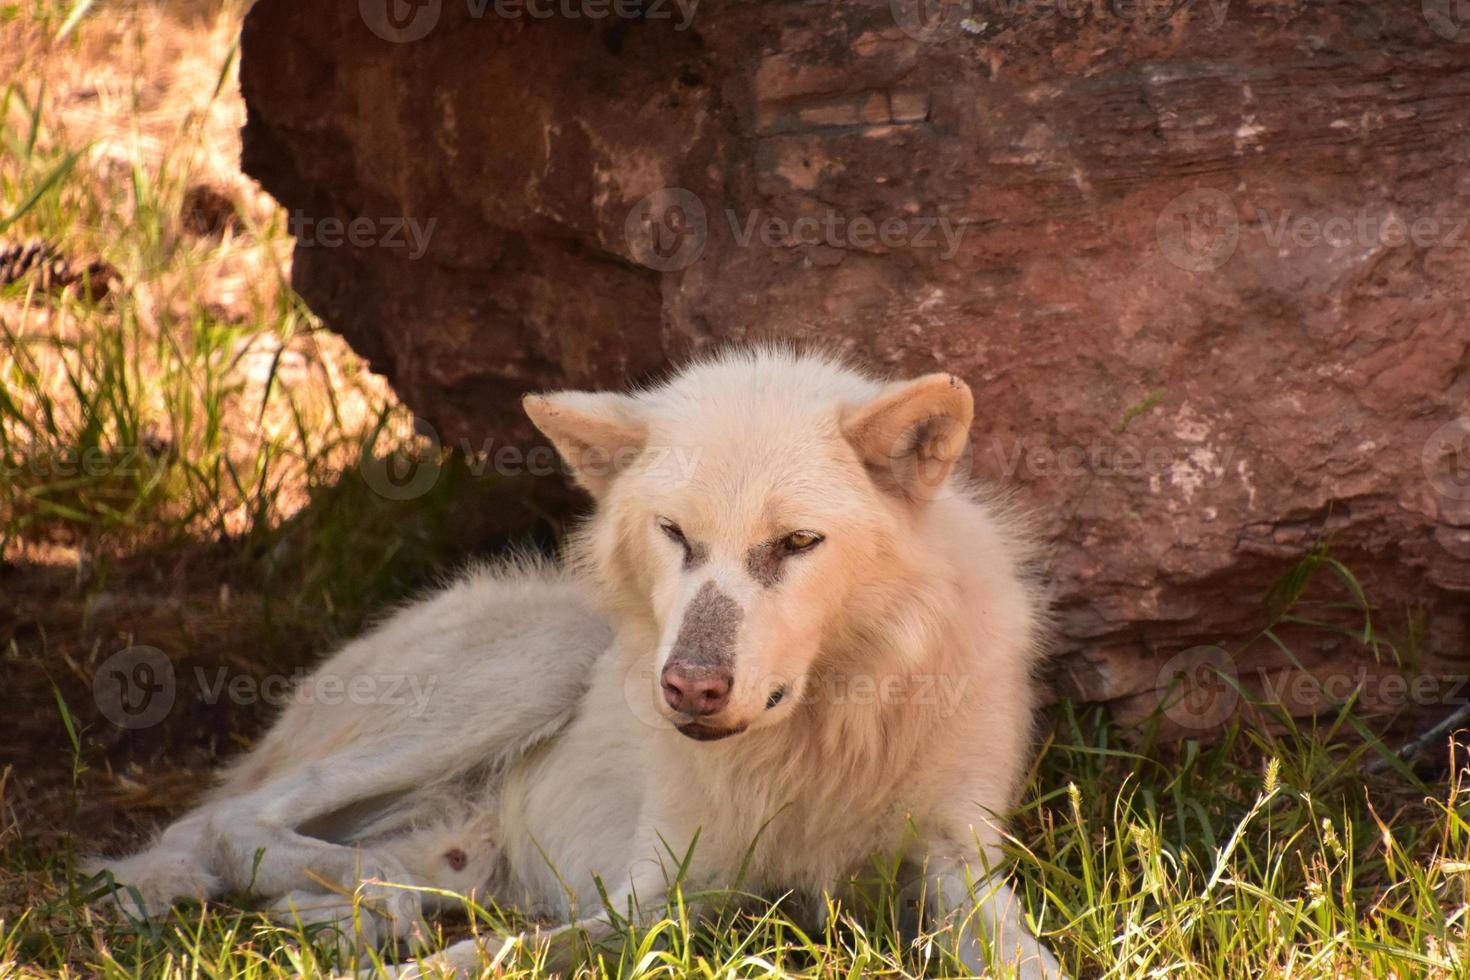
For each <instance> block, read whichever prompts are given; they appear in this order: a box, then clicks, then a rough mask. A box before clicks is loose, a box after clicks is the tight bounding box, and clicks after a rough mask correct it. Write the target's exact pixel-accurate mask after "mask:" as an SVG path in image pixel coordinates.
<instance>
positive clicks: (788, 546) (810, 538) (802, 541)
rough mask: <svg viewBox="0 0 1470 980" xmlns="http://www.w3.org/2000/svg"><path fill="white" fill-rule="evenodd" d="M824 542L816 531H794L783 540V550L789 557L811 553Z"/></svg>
mask: <svg viewBox="0 0 1470 980" xmlns="http://www.w3.org/2000/svg"><path fill="white" fill-rule="evenodd" d="M824 540H825V539H824V538H823V537H822V536H821V535H820V534H818V533H817V532H816V531H792V532H791V533H790V534H788V535H786V537H784V538H782V539H781V548H782V549H783V550H784V551H785V552H786V553H787V554H788V555H794V554H797V553H799V552H802V551H811V550H812V549H813V548H815V547H816V546H817V545H819V544H821V543H822V542H823V541H824Z"/></svg>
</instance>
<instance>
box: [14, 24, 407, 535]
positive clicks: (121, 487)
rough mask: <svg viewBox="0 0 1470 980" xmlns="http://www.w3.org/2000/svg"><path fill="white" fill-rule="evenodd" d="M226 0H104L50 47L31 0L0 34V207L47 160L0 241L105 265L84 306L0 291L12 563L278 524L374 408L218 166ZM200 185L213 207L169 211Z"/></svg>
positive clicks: (348, 359)
mask: <svg viewBox="0 0 1470 980" xmlns="http://www.w3.org/2000/svg"><path fill="white" fill-rule="evenodd" d="M244 7H245V4H244V3H240V2H235V0H226V2H223V3H212V4H205V3H187V2H168V3H144V4H123V5H118V6H116V7H109V8H106V9H105V10H99V11H96V12H94V13H92V14H91V15H89V16H88V17H86V18H85V19H83V20H82V21H81V22H80V24H79V25H78V27H77V29H76V30H75V31H73V32H72V34H71V35H70V36H69V37H67V38H65V39H63V40H59V41H58V40H57V33H58V32H59V30H60V27H61V24H62V23H64V17H63V16H62V14H63V12H64V10H63V8H62V7H60V6H59V5H52V7H50V8H48V7H47V6H46V5H41V6H40V7H38V8H35V10H34V11H33V13H31V14H27V13H20V14H19V15H18V16H16V17H15V18H14V19H12V20H11V21H10V22H9V23H7V24H5V25H4V27H3V32H4V43H3V44H0V52H3V54H0V72H3V74H4V77H9V78H13V79H16V81H15V82H13V83H12V84H11V86H10V87H9V89H8V90H7V92H6V95H7V97H6V99H5V103H4V109H5V111H4V116H3V118H0V126H3V133H4V137H5V142H6V153H5V155H4V157H3V158H0V215H5V214H10V213H13V212H14V211H15V210H17V209H18V208H20V207H22V206H23V205H24V204H25V203H26V201H27V200H28V198H29V196H30V195H31V193H32V192H33V191H34V190H35V188H37V187H44V186H46V181H47V180H48V178H50V177H51V176H52V175H53V174H56V173H58V171H60V173H61V176H60V179H59V180H57V181H56V183H55V184H54V185H52V186H51V189H50V190H49V191H48V192H47V193H46V194H45V195H44V196H43V197H42V198H41V199H40V200H39V201H37V202H35V203H34V204H33V205H31V206H30V207H29V209H28V210H27V211H26V212H25V213H24V214H23V215H21V216H20V218H19V220H18V221H16V222H14V224H12V225H11V226H10V227H9V228H8V229H6V231H5V237H6V238H8V239H10V240H12V241H21V240H39V241H40V242H43V243H44V244H45V245H47V246H50V247H51V248H53V249H54V250H55V251H56V252H57V253H58V254H60V255H61V256H64V257H65V258H66V259H67V260H69V261H70V262H71V263H72V264H73V265H82V264H85V263H87V262H90V261H92V260H93V259H101V260H102V261H104V262H105V263H107V265H108V266H110V267H111V268H112V269H114V270H116V273H117V281H116V283H115V285H114V286H113V288H112V289H111V291H110V293H109V295H108V296H107V297H106V298H105V299H103V300H101V301H99V302H92V301H90V300H89V299H88V297H87V296H85V295H83V293H84V292H85V290H83V289H80V288H73V289H70V290H67V291H66V292H65V293H63V294H60V295H57V294H54V293H53V292H51V291H48V290H46V289H44V288H42V286H43V284H41V283H39V282H38V281H37V277H36V276H22V277H21V278H19V279H18V281H16V282H15V283H14V284H12V285H11V286H10V287H9V288H8V289H7V290H6V295H5V296H4V297H3V299H0V328H3V332H0V377H3V378H4V381H5V386H6V393H7V395H8V396H9V398H8V401H9V403H10V404H9V405H7V406H4V410H0V451H3V452H4V454H5V455H4V458H3V462H4V464H6V465H7V466H8V468H9V475H11V477H12V479H11V480H9V481H7V484H8V491H0V508H4V510H5V512H3V513H0V530H3V531H4V532H9V533H6V535H5V538H6V540H5V542H4V544H5V546H6V548H7V550H8V551H9V553H11V554H12V555H13V554H14V553H15V552H14V549H15V548H17V547H24V546H25V544H26V543H27V541H29V543H31V544H34V543H35V542H36V541H38V540H40V541H48V540H49V541H50V542H51V543H57V539H58V538H59V539H60V541H61V542H63V543H67V544H75V543H76V534H75V533H74V532H76V531H77V529H78V527H81V528H84V529H91V528H97V529H103V530H106V531H107V532H110V533H111V535H112V538H113V539H118V538H122V539H131V538H136V537H137V536H138V535H157V534H158V533H159V532H160V530H163V529H167V530H169V531H171V532H179V531H182V532H186V533H194V534H199V533H214V534H231V535H239V534H242V533H245V532H246V531H248V530H250V529H251V528H252V527H254V526H256V525H259V524H261V523H262V522H265V523H269V524H275V523H279V522H280V521H281V520H283V519H284V518H286V517H289V516H290V515H291V514H293V513H295V512H296V511H298V510H299V509H300V508H301V507H302V506H303V505H304V504H305V503H306V501H307V498H308V492H309V490H310V488H311V487H312V486H313V485H314V484H318V483H322V482H326V481H330V480H331V479H332V478H333V477H334V476H335V474H336V473H338V472H340V471H341V470H342V469H343V468H345V467H347V466H349V465H351V464H352V463H353V462H354V461H355V458H356V456H355V454H356V452H357V450H358V448H359V446H360V445H361V444H362V442H363V440H364V438H365V437H366V436H367V434H368V433H370V432H371V431H372V430H373V428H374V426H375V425H376V424H377V423H378V422H379V420H380V419H381V418H383V417H384V416H385V413H389V412H390V409H391V408H392V405H393V402H392V396H391V392H390V391H389V389H388V387H387V385H386V384H385V383H384V382H383V381H382V379H380V378H377V377H375V376H373V375H372V374H370V373H369V372H368V371H367V370H366V368H365V365H364V364H363V363H362V361H361V360H360V359H359V358H357V357H356V356H355V355H354V354H353V353H352V352H351V350H350V349H348V348H347V346H346V345H345V343H344V342H343V341H342V340H341V339H340V338H338V337H336V336H335V335H333V334H331V333H329V332H327V331H324V330H322V329H320V325H319V324H318V323H317V322H316V321H315V320H314V319H313V318H312V317H311V315H310V314H309V312H308V311H306V310H305V309H304V308H303V307H302V306H301V305H300V304H299V302H298V301H297V299H296V298H295V297H294V295H293V294H292V293H291V291H290V289H289V286H288V281H289V274H290V255H291V245H292V242H291V239H290V236H289V235H288V234H287V230H286V222H285V216H284V214H283V212H281V210H280V209H279V208H278V207H277V206H276V205H275V203H274V202H273V201H272V200H271V199H270V198H268V197H267V196H266V195H265V194H263V193H262V192H261V191H260V190H259V189H258V188H257V187H256V186H255V185H254V184H253V183H252V182H251V181H250V180H248V179H247V178H246V177H244V176H243V175H242V174H241V173H240V171H239V166H238V159H239V151H240V136H239V130H240V127H241V126H242V125H243V123H244V106H243V104H242V102H241V99H240V96H239V92H238V88H237V84H236V80H235V65H236V59H235V50H234V45H235V43H236V37H237V34H238V30H239V24H240V20H241V17H242V16H243V11H244ZM72 154H75V157H74V158H73V156H72ZM201 200H202V201H203V202H204V203H205V204H209V205H212V206H213V207H214V208H215V213H213V214H205V213H203V212H200V213H199V214H198V215H194V216H193V221H191V220H190V219H191V212H196V211H198V210H199V209H198V204H199V203H200V202H201ZM200 217H203V218H204V219H205V220H203V221H202V222H201V221H200V220H199V218H200ZM191 225H192V227H191ZM390 417H391V415H390ZM395 423H396V424H398V425H400V426H401V425H402V420H401V419H395ZM89 452H90V453H91V454H92V455H91V456H90V457H88V456H87V455H86V454H87V453H89ZM89 459H90V462H89ZM124 469H137V470H142V471H144V475H141V476H140V475H138V474H131V473H123V472H120V471H121V470H124ZM79 470H80V471H81V472H78V471H79ZM88 477H91V479H90V480H89V479H87V478H88ZM40 530H44V532H45V533H36V532H37V531H40ZM27 532H30V533H27Z"/></svg>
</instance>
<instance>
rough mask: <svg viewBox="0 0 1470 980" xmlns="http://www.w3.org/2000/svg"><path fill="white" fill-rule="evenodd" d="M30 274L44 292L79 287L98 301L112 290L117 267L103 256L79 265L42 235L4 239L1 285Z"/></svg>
mask: <svg viewBox="0 0 1470 980" xmlns="http://www.w3.org/2000/svg"><path fill="white" fill-rule="evenodd" d="M27 276H29V277H30V278H31V279H33V280H34V281H35V283H36V288H37V289H39V290H40V291H42V292H44V293H50V294H53V295H55V294H57V293H61V292H63V291H65V290H67V289H69V288H71V287H76V290H77V292H78V294H79V295H81V296H84V297H85V298H86V299H88V300H90V301H91V302H94V303H96V302H99V301H101V300H103V299H105V298H106V297H107V294H108V293H110V292H111V291H112V281H113V280H114V279H116V278H117V270H116V269H114V268H113V267H112V266H110V265H108V264H107V263H106V262H104V261H102V260H101V259H93V260H92V261H90V262H88V263H87V264H86V265H82V266H78V265H76V264H75V263H73V262H71V261H70V260H68V259H67V258H66V257H65V256H63V255H61V254H60V253H58V252H57V251H56V249H54V248H52V247H51V246H50V245H47V244H46V243H45V242H43V241H41V240H40V239H35V238H33V239H29V240H27V241H24V242H15V241H5V240H0V286H9V285H11V284H13V283H17V282H20V281H21V280H22V279H23V278H25V277H27Z"/></svg>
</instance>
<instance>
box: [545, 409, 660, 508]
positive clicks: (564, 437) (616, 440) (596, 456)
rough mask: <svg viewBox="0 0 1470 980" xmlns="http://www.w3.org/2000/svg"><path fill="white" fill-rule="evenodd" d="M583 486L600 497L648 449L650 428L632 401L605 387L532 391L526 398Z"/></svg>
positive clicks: (546, 434) (593, 494)
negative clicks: (647, 442) (603, 389)
mask: <svg viewBox="0 0 1470 980" xmlns="http://www.w3.org/2000/svg"><path fill="white" fill-rule="evenodd" d="M521 404H522V406H523V407H524V408H525V409H526V414H527V415H528V416H530V418H531V421H532V422H533V423H535V425H536V428H538V429H540V430H541V431H542V433H544V434H545V436H546V438H548V439H550V440H551V444H552V445H553V446H555V447H556V451H557V452H558V453H560V454H561V458H562V459H563V460H565V461H566V464H567V465H568V466H569V467H571V469H572V476H573V477H575V478H576V481H577V483H579V484H580V485H581V486H582V488H583V489H585V490H586V491H587V492H588V493H590V494H592V496H594V497H601V496H602V495H603V493H604V492H605V491H606V490H607V488H608V485H609V484H610V483H612V479H613V477H615V476H617V474H618V473H619V472H620V471H621V470H623V469H626V468H627V467H628V465H629V464H630V463H632V462H633V460H634V459H636V458H637V456H638V454H639V453H640V452H642V450H643V444H644V441H645V440H646V439H647V438H648V431H647V428H646V427H645V426H644V424H643V423H642V422H641V421H640V420H639V419H638V415H637V412H636V408H635V403H634V401H633V399H631V398H629V397H628V396H626V395H618V394H613V393H611V392H601V391H559V392H556V393H555V394H550V395H527V396H526V397H525V398H524V399H522V401H521Z"/></svg>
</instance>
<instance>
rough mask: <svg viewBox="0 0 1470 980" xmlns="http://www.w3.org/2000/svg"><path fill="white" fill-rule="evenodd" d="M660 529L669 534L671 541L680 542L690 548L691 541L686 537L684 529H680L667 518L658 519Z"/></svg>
mask: <svg viewBox="0 0 1470 980" xmlns="http://www.w3.org/2000/svg"><path fill="white" fill-rule="evenodd" d="M658 529H659V530H660V531H662V532H664V533H665V534H667V535H668V536H669V537H670V539H672V540H674V541H677V542H679V544H682V545H683V546H684V547H686V548H687V547H689V539H688V538H686V537H684V530H683V528H681V527H679V525H677V524H675V523H674V522H673V521H671V520H669V519H668V518H667V517H660V518H659V519H658Z"/></svg>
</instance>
